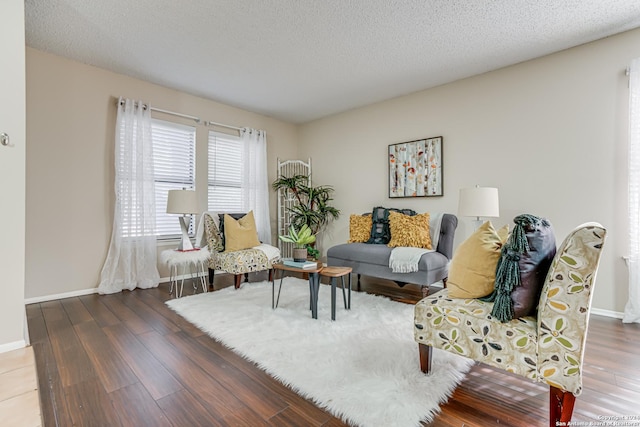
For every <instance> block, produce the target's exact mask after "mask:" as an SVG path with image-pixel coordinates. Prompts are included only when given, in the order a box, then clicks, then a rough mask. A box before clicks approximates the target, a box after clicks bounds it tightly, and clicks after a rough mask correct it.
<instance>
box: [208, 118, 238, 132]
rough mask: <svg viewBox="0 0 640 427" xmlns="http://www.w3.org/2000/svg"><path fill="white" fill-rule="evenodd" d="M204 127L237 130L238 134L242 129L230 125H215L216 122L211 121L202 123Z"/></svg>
mask: <svg viewBox="0 0 640 427" xmlns="http://www.w3.org/2000/svg"><path fill="white" fill-rule="evenodd" d="M204 125H205V126H220V127H223V128H227V129H233V130H237V131H238V132H240V131H241V130H242V128H239V127H235V126H231V125H225V124H223V123H216V122H211V121H206V120H205V122H204Z"/></svg>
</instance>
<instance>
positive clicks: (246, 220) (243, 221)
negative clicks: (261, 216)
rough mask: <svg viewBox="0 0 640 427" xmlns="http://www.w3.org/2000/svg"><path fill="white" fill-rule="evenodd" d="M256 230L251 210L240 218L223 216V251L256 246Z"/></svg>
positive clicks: (258, 241)
mask: <svg viewBox="0 0 640 427" xmlns="http://www.w3.org/2000/svg"><path fill="white" fill-rule="evenodd" d="M259 244H260V240H258V232H257V231H256V221H255V219H254V217H253V211H249V213H248V214H246V215H245V216H243V217H242V218H240V219H239V220H235V219H233V218H232V217H231V216H229V215H226V214H225V216H224V251H225V252H234V251H240V250H242V249H249V248H252V247H254V246H258V245H259Z"/></svg>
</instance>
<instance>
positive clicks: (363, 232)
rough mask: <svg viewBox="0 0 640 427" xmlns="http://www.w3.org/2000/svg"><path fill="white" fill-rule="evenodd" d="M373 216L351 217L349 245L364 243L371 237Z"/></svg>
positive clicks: (353, 215)
mask: <svg viewBox="0 0 640 427" xmlns="http://www.w3.org/2000/svg"><path fill="white" fill-rule="evenodd" d="M371 226H372V220H371V214H366V215H355V214H352V215H351V216H350V217H349V240H348V241H347V243H364V242H366V241H367V240H369V237H370V236H371Z"/></svg>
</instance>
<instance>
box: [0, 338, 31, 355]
mask: <svg viewBox="0 0 640 427" xmlns="http://www.w3.org/2000/svg"><path fill="white" fill-rule="evenodd" d="M26 346H27V343H26V341H25V340H20V341H14V342H8V343H6V344H1V345H0V353H6V352H7V351H13V350H17V349H19V348H24V347H26Z"/></svg>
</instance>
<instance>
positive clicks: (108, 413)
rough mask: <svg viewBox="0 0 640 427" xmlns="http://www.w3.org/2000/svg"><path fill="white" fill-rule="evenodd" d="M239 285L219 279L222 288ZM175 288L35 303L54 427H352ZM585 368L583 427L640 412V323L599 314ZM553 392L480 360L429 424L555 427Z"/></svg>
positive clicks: (44, 397) (376, 284)
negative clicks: (184, 310) (215, 329)
mask: <svg viewBox="0 0 640 427" xmlns="http://www.w3.org/2000/svg"><path fill="white" fill-rule="evenodd" d="M251 280H252V281H256V280H266V274H264V275H263V274H262V273H261V274H260V275H257V276H252V277H251ZM232 282H233V281H232V278H231V277H230V276H220V277H217V278H216V289H219V288H221V287H226V286H230V285H232ZM243 286H251V284H248V285H246V284H245V285H243ZM168 289H169V287H168V284H162V285H160V287H159V288H156V289H150V290H136V291H133V292H123V293H121V294H115V295H106V296H99V295H97V294H95V295H88V296H83V297H77V298H69V299H64V300H58V301H50V302H45V303H40V304H31V305H28V306H27V316H28V325H29V333H30V337H31V343H32V345H33V348H34V352H35V356H36V364H37V369H38V377H39V383H40V384H39V388H40V398H41V408H42V413H43V420H44V424H45V425H46V426H56V425H57V426H71V425H78V426H118V425H123V426H172V425H173V426H261V425H268V426H344V425H345V424H344V423H343V422H341V421H340V420H339V419H336V418H335V417H333V416H332V415H330V414H329V413H327V412H326V411H323V410H321V409H319V408H317V407H316V406H314V405H313V404H312V403H311V402H309V401H307V400H305V399H303V398H301V397H299V396H298V395H296V394H295V393H294V392H292V391H290V390H289V389H288V388H287V387H285V386H283V385H281V384H280V383H279V382H277V381H275V380H273V379H271V378H270V377H269V376H268V375H267V374H265V373H264V372H262V371H261V370H260V369H258V368H257V367H256V366H255V365H253V364H252V363H249V362H247V361H245V360H244V359H242V358H241V357H239V356H237V355H236V354H234V353H233V352H231V351H229V350H227V349H226V348H224V347H223V346H222V345H220V344H219V343H218V342H216V341H214V340H213V339H211V338H209V337H208V336H207V335H205V334H203V333H202V332H201V331H200V330H199V329H197V328H196V327H194V326H193V325H191V324H190V323H188V322H186V321H185V320H183V319H182V318H181V317H180V316H178V315H176V314H175V313H174V312H173V311H171V310H170V309H169V308H167V307H166V305H165V304H164V301H166V300H167V299H168V298H170V296H169V294H168ZM185 289H186V286H185ZM362 290H363V291H366V292H370V293H376V294H381V295H387V296H389V297H391V298H393V299H396V300H399V301H403V302H406V303H415V302H416V301H418V300H419V299H420V291H419V289H418V288H417V287H415V286H413V285H407V286H405V287H404V288H403V289H400V288H399V287H398V286H397V285H395V284H394V283H391V282H386V281H376V280H368V281H367V280H365V279H363V286H362ZM416 369H418V359H417V357H416ZM584 370H585V379H584V392H583V394H582V395H581V396H580V397H579V398H578V399H577V402H576V406H575V411H574V418H573V420H574V421H581V422H586V423H588V422H590V421H591V422H597V421H600V418H599V417H606V416H621V415H628V416H632V415H637V416H640V403H638V402H640V325H639V324H632V325H624V324H622V323H621V321H619V320H616V319H610V318H606V317H601V316H595V315H594V316H592V317H591V323H590V332H589V337H588V344H587V353H586V360H585V367H584ZM548 393H549V392H548V387H546V386H544V385H542V384H536V383H533V382H530V381H528V380H526V379H523V378H520V377H517V376H514V375H510V374H507V373H505V372H502V371H500V370H497V369H494V368H491V367H488V366H485V365H475V366H474V367H473V368H472V370H471V371H470V372H469V374H468V375H467V377H466V379H465V380H464V381H463V382H462V383H461V384H460V386H459V387H458V388H457V389H456V391H455V392H454V394H453V395H452V396H451V398H450V399H449V401H448V402H447V403H446V404H444V405H442V407H441V412H440V414H439V415H438V416H437V417H436V418H435V420H434V421H433V422H432V423H431V424H430V425H431V426H487V425H500V426H527V427H530V426H546V425H548V424H547V423H548V421H547V411H548ZM637 425H640V423H638V424H637ZM390 427H392V426H390Z"/></svg>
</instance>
